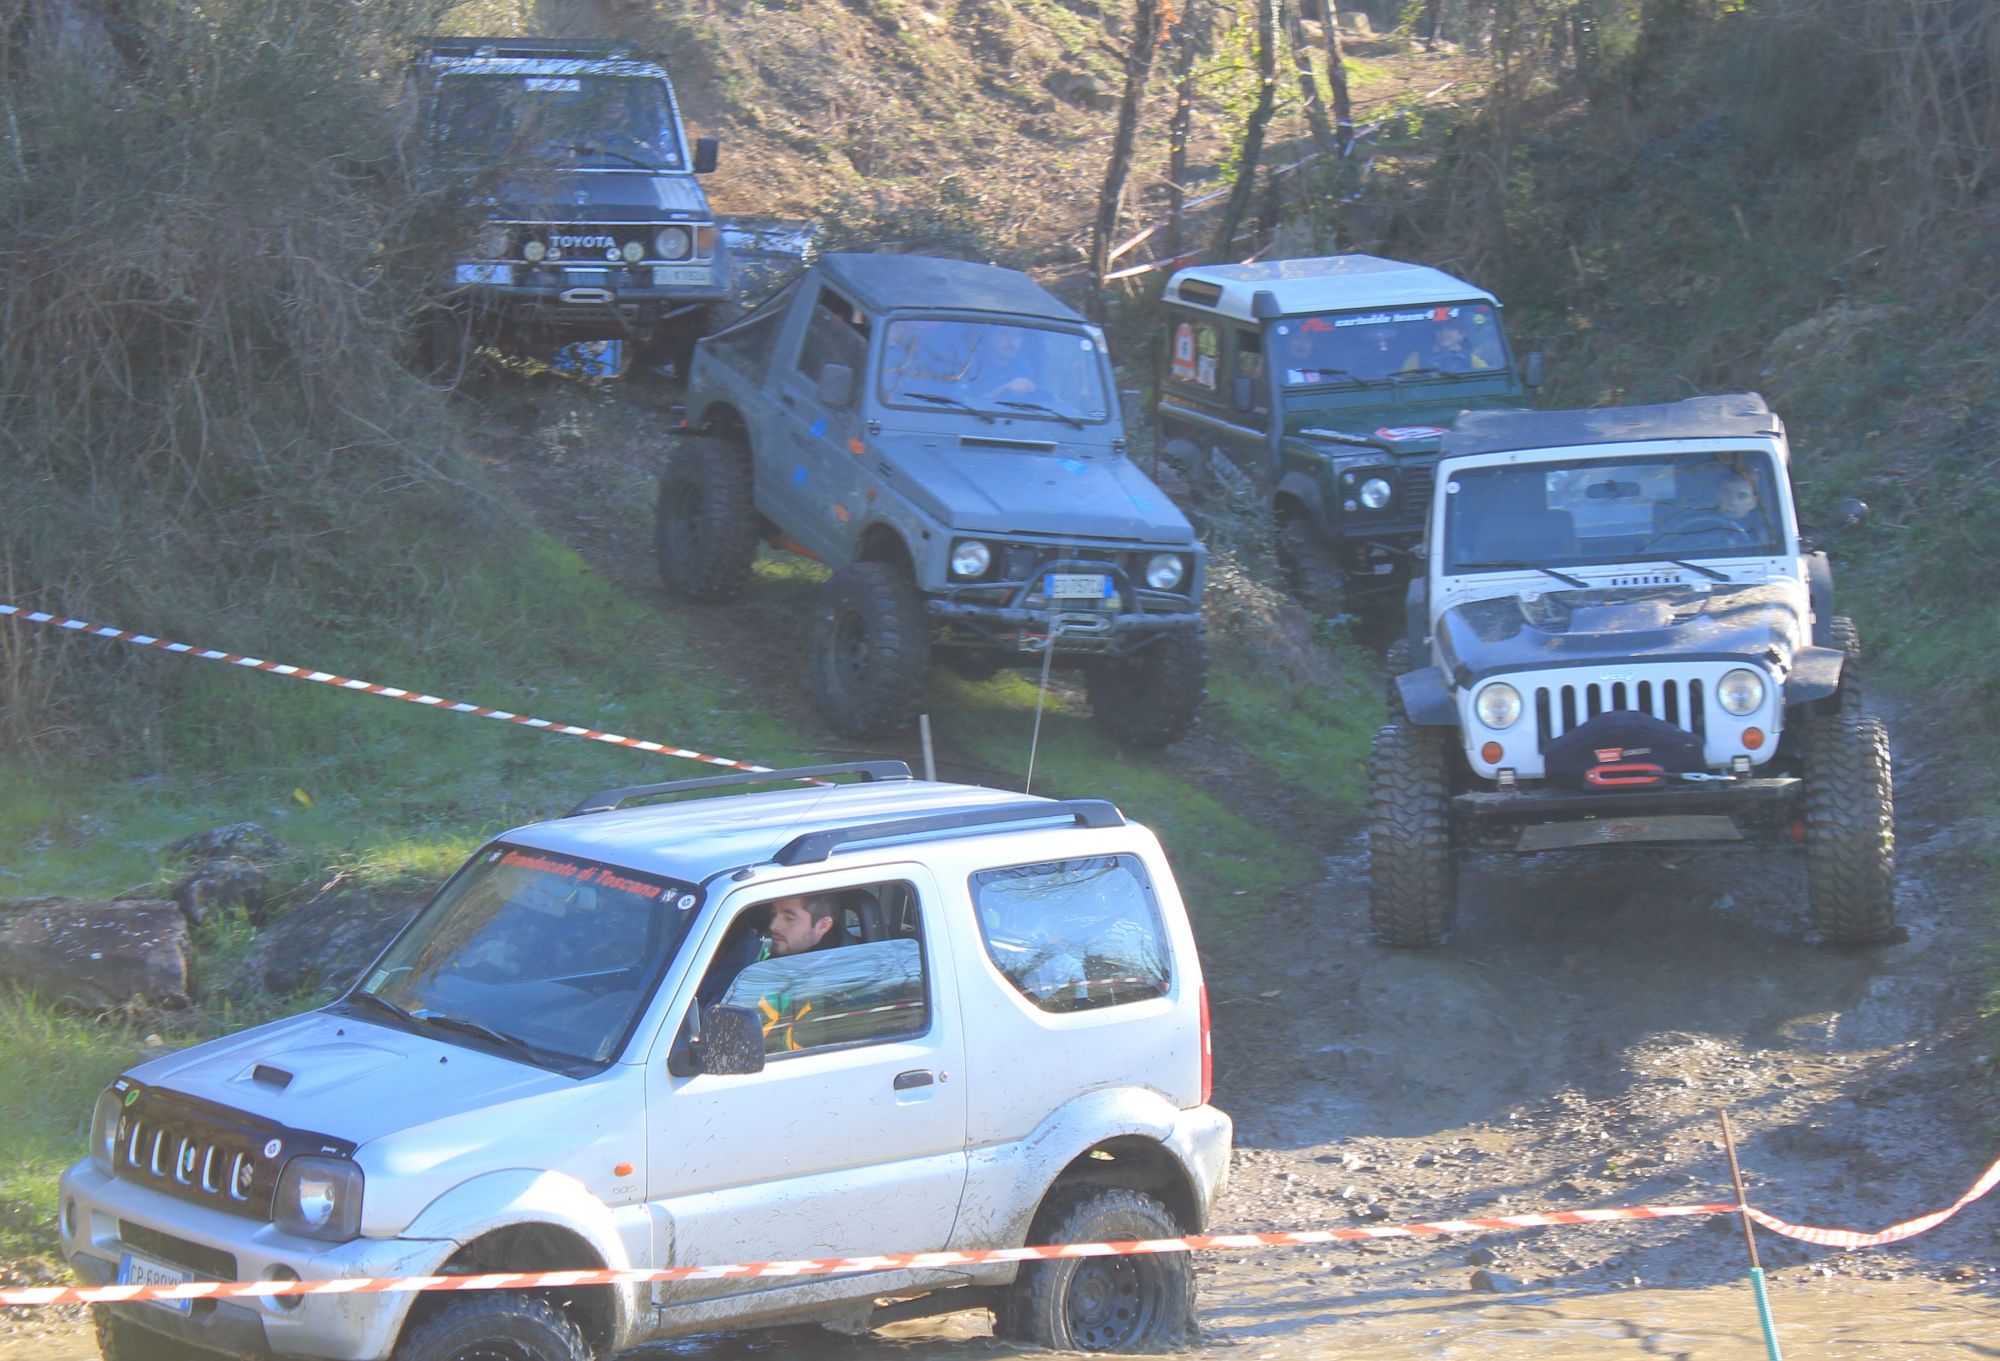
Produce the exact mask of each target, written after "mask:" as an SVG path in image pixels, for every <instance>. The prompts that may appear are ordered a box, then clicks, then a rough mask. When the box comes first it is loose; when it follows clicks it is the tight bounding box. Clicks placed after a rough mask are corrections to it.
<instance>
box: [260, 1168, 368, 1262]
mask: <svg viewBox="0 0 2000 1361" xmlns="http://www.w3.org/2000/svg"><path fill="white" fill-rule="evenodd" d="M361 1185H362V1177H361V1169H360V1168H359V1167H357V1166H355V1164H353V1163H351V1162H349V1161H348V1160H347V1159H345V1158H321V1157H311V1156H308V1157H300V1158H293V1159H292V1160H291V1161H290V1162H288V1163H286V1164H285V1170H284V1171H283V1172H282V1173H280V1174H279V1176H278V1194H277V1197H276V1200H275V1202H274V1204H273V1206H272V1210H271V1222H272V1223H273V1224H275V1225H276V1226H277V1227H278V1229H279V1230H280V1231H281V1232H284V1233H295V1234H298V1235H300V1236H301V1237H304V1238H318V1239H321V1240H323V1241H325V1242H328V1243H345V1242H347V1241H348V1240H349V1239H351V1238H353V1237H354V1236H355V1235H357V1234H359V1233H360V1232H361Z"/></svg>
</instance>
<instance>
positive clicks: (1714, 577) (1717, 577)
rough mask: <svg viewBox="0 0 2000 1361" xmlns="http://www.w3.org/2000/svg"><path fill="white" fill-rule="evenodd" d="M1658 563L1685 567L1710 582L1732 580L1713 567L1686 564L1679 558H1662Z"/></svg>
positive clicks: (1726, 574) (1727, 574)
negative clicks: (1669, 563)
mask: <svg viewBox="0 0 2000 1361" xmlns="http://www.w3.org/2000/svg"><path fill="white" fill-rule="evenodd" d="M1660 561H1662V562H1671V563H1672V564H1673V565H1674V566H1676V567H1685V568H1687V569H1688V571H1690V572H1699V573H1701V574H1702V575H1703V576H1705V577H1707V578H1708V579H1709V580H1710V581H1730V580H1733V579H1734V578H1732V577H1731V576H1730V575H1729V573H1727V572H1718V571H1716V570H1715V569H1714V568H1713V567H1703V566H1702V565H1701V564H1700V563H1698V562H1687V561H1684V560H1682V559H1680V558H1662V559H1660Z"/></svg>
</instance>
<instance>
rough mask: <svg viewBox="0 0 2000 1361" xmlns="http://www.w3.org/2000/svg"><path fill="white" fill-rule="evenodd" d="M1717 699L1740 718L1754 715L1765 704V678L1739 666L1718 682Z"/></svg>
mask: <svg viewBox="0 0 2000 1361" xmlns="http://www.w3.org/2000/svg"><path fill="white" fill-rule="evenodd" d="M1715 697H1716V698H1717V699H1718V700H1720V701H1721V702H1722V707H1723V708H1725V709H1727V710H1728V711H1729V712H1730V713H1732V714H1735V715H1737V716H1738V717H1741V716H1742V715H1744V714H1747V713H1754V712H1755V711H1756V709H1757V706H1758V705H1760V704H1762V703H1763V702H1764V678H1763V677H1762V676H1760V675H1758V674H1757V673H1756V672H1755V671H1752V670H1750V669H1749V668H1748V667H1744V666H1739V667H1737V668H1736V669H1735V670H1734V671H1731V672H1729V673H1728V674H1727V675H1725V676H1723V678H1722V679H1721V680H1719V681H1717V682H1716V685H1715Z"/></svg>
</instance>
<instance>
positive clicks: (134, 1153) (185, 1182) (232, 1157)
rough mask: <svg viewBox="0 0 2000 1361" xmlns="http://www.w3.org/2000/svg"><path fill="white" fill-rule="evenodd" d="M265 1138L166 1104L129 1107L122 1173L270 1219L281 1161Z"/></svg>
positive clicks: (121, 1131) (121, 1136)
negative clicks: (270, 1153)
mask: <svg viewBox="0 0 2000 1361" xmlns="http://www.w3.org/2000/svg"><path fill="white" fill-rule="evenodd" d="M262 1153H263V1140H261V1139H259V1138H258V1137H257V1135H256V1134H255V1133H254V1132H252V1131H250V1130H247V1129H242V1128H234V1129H232V1128H229V1127H228V1126H226V1125H223V1124H221V1123H220V1122H216V1121H211V1120H207V1119H204V1118H203V1117H201V1116H199V1115H196V1114H194V1113H192V1112H186V1111H180V1110H176V1109H174V1108H173V1107H170V1106H167V1105H165V1104H163V1103H150V1104H149V1105H148V1106H147V1107H146V1108H144V1109H143V1110H135V1111H127V1112H126V1114H125V1116H124V1118H123V1119H121V1120H120V1121H119V1125H118V1164H119V1166H118V1175H119V1176H121V1177H126V1178H129V1179H131V1180H133V1181H138V1182H141V1183H144V1184H145V1185H148V1186H151V1187H153V1188H155V1189H156V1190H160V1191H165V1192H166V1193H167V1194H168V1195H173V1196H179V1197H180V1198H181V1199H183V1200H192V1201H198V1202H200V1203H201V1204H204V1205H212V1206H214V1207H215V1208H216V1209H218V1210H227V1211H228V1212H229V1213H231V1214H239V1215H244V1216H246V1217H249V1218H252V1219H266V1218H269V1217H270V1212H271V1192H272V1190H273V1189H274V1187H275V1184H276V1181H277V1169H278V1163H277V1160H276V1159H275V1158H273V1157H268V1156H260V1155H261V1154H262Z"/></svg>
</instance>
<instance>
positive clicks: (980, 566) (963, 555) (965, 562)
mask: <svg viewBox="0 0 2000 1361" xmlns="http://www.w3.org/2000/svg"><path fill="white" fill-rule="evenodd" d="M992 565H993V550H992V549H990V548H988V547H987V546H986V545H985V544H983V543H981V542H980V541H979V540H977V539H960V540H959V541H958V542H957V543H955V544H953V545H952V546H951V574H952V575H953V576H955V577H979V576H985V575H986V569H987V568H988V567H990V566H992Z"/></svg>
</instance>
